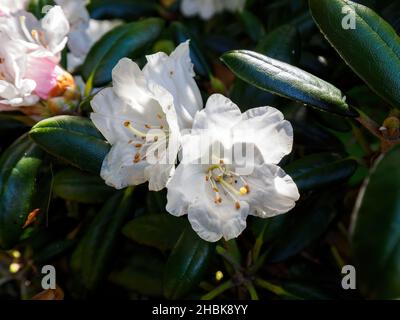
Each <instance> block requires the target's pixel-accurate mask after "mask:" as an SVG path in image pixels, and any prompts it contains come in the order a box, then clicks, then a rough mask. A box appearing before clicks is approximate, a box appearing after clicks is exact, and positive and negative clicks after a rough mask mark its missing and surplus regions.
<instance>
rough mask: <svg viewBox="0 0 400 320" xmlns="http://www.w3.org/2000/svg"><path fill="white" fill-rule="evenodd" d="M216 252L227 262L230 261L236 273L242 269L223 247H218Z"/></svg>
mask: <svg viewBox="0 0 400 320" xmlns="http://www.w3.org/2000/svg"><path fill="white" fill-rule="evenodd" d="M216 252H217V254H219V255H220V256H221V257H223V258H224V259H225V260H226V261H228V262H229V263H230V264H231V265H232V267H233V268H234V269H235V270H236V271H238V270H240V269H241V267H240V264H239V263H238V262H237V261H236V260H235V258H234V257H232V256H231V255H230V254H229V252H228V251H227V250H226V249H225V248H223V247H221V246H217V247H216Z"/></svg>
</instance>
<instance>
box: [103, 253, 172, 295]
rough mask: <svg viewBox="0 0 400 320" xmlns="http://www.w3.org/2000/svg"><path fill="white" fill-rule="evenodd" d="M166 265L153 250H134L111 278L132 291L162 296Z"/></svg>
mask: <svg viewBox="0 0 400 320" xmlns="http://www.w3.org/2000/svg"><path fill="white" fill-rule="evenodd" d="M164 267H165V262H164V261H163V259H161V258H160V257H159V256H158V255H157V254H156V253H154V252H152V251H149V250H146V251H144V250H143V251H138V252H133V253H132V256H131V258H130V259H129V260H128V261H127V262H126V263H125V264H124V266H123V267H122V268H118V269H116V270H115V271H113V272H112V273H111V275H110V280H111V281H112V282H113V283H115V284H116V285H119V286H121V287H123V288H125V289H128V290H130V291H135V292H138V293H140V294H142V295H146V296H156V297H160V296H162V294H163V278H162V275H163V271H164Z"/></svg>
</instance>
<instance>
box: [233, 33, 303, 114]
mask: <svg viewBox="0 0 400 320" xmlns="http://www.w3.org/2000/svg"><path fill="white" fill-rule="evenodd" d="M299 46H300V41H299V36H298V32H297V30H296V28H295V27H293V26H291V25H283V26H282V27H280V28H277V29H275V30H273V31H271V32H269V33H268V34H266V35H265V36H264V37H262V39H261V40H260V41H259V43H258V44H257V46H256V49H255V50H256V51H257V52H258V53H261V54H265V55H268V56H270V57H271V58H274V59H278V60H281V61H283V62H287V63H290V64H295V63H297V60H298V54H299ZM276 98H277V97H276V96H275V95H273V94H271V93H269V92H266V91H264V90H261V89H259V88H257V87H254V86H252V85H251V84H249V83H247V82H245V81H243V80H242V79H239V78H237V79H235V83H234V85H233V87H232V91H231V99H232V100H233V101H234V102H235V103H237V104H238V105H239V106H240V107H241V108H242V109H243V108H244V109H249V108H254V107H259V106H265V105H274V102H275V100H276Z"/></svg>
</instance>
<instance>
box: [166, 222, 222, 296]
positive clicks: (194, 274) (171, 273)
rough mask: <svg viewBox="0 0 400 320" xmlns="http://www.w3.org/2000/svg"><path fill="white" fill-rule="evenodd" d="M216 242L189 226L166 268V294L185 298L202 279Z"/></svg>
mask: <svg viewBox="0 0 400 320" xmlns="http://www.w3.org/2000/svg"><path fill="white" fill-rule="evenodd" d="M214 248H215V244H213V243H210V242H207V241H204V240H202V239H201V238H199V236H198V235H197V234H196V233H195V232H194V231H193V230H192V229H191V228H190V227H189V228H187V229H186V230H185V232H184V233H183V234H182V235H181V237H180V238H179V240H178V242H177V244H176V245H175V247H174V249H173V250H172V252H171V255H170V256H169V259H168V261H167V265H166V267H165V270H164V296H165V297H166V298H167V299H179V298H185V297H186V295H187V294H188V293H189V292H190V291H191V290H192V289H193V288H194V287H196V285H197V284H198V283H199V282H200V280H201V279H202V277H203V275H204V273H205V271H206V269H207V267H208V264H209V262H210V258H211V256H212V254H213V253H214Z"/></svg>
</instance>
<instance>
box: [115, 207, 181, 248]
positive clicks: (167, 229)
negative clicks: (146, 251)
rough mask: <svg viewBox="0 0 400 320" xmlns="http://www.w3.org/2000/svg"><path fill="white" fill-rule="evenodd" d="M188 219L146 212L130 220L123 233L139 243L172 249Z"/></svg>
mask: <svg viewBox="0 0 400 320" xmlns="http://www.w3.org/2000/svg"><path fill="white" fill-rule="evenodd" d="M186 222H187V220H185V219H180V218H177V217H174V216H172V215H170V214H169V213H162V214H145V215H143V216H140V217H137V218H135V219H133V220H131V221H129V222H128V223H127V224H126V225H125V226H124V228H123V229H122V233H123V234H124V235H125V236H126V237H128V238H129V239H131V240H133V241H136V242H137V243H140V244H144V245H147V246H150V247H154V248H157V249H160V250H168V249H172V248H173V247H174V246H175V244H176V242H177V241H178V239H179V237H180V235H181V234H182V232H183V230H184V228H185V226H186Z"/></svg>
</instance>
